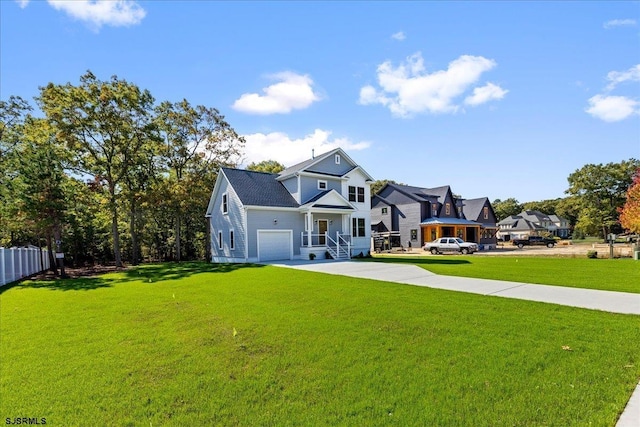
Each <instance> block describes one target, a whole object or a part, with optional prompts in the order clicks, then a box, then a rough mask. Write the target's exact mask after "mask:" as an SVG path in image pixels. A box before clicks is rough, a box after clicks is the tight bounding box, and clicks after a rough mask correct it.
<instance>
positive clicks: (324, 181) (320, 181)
mask: <svg viewBox="0 0 640 427" xmlns="http://www.w3.org/2000/svg"><path fill="white" fill-rule="evenodd" d="M322 184H324V188H322V187H321V185H322ZM327 187H328V183H327V181H326V180H324V179H319V180H318V190H326V189H327Z"/></svg>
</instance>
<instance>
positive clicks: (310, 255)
mask: <svg viewBox="0 0 640 427" xmlns="http://www.w3.org/2000/svg"><path fill="white" fill-rule="evenodd" d="M309 259H310V260H311V261H313V260H314V259H316V254H314V253H313V252H311V253H310V254H309Z"/></svg>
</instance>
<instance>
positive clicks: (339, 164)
mask: <svg viewBox="0 0 640 427" xmlns="http://www.w3.org/2000/svg"><path fill="white" fill-rule="evenodd" d="M372 181H373V179H372V178H371V176H369V174H368V173H367V172H365V171H364V169H362V168H361V167H360V166H358V164H356V163H355V162H354V161H353V160H352V159H351V158H350V157H349V156H348V155H347V154H346V153H345V152H344V151H343V150H342V149H340V148H337V149H335V150H332V151H330V152H328V153H325V154H322V155H319V156H315V157H313V158H311V159H309V160H307V161H305V162H302V163H299V164H297V165H294V166H292V167H289V168H287V169H285V170H283V171H282V172H280V173H279V174H271V173H263V172H251V171H247V170H240V169H231V168H221V169H220V172H219V175H218V178H217V180H216V183H215V186H214V188H213V192H212V194H211V199H210V201H209V206H208V208H207V214H206V217H207V218H208V219H209V224H210V230H211V253H212V259H211V260H212V261H213V262H261V261H273V260H289V259H309V257H310V254H314V255H315V257H318V258H324V257H325V255H328V256H329V257H331V258H336V259H338V258H350V257H351V256H355V255H359V254H363V255H366V254H367V253H368V252H369V250H370V247H371V220H370V215H369V214H370V210H369V209H370V205H371V197H370V185H371V182H372Z"/></svg>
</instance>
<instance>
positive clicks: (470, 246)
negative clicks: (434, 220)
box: [422, 237, 478, 255]
mask: <svg viewBox="0 0 640 427" xmlns="http://www.w3.org/2000/svg"><path fill="white" fill-rule="evenodd" d="M422 249H424V250H425V251H431V253H432V254H434V255H436V254H439V253H442V252H460V253H461V254H465V255H466V254H472V253H474V252H476V251H477V250H478V245H476V244H475V243H470V242H465V241H464V240H462V239H460V238H457V237H442V238H440V239H436V240H434V241H433V242H429V243H426V244H425V245H424V246H423V247H422Z"/></svg>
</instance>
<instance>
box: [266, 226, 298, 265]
mask: <svg viewBox="0 0 640 427" xmlns="http://www.w3.org/2000/svg"><path fill="white" fill-rule="evenodd" d="M292 252H293V231H292V230H258V260H259V261H276V260H282V259H291V258H292V255H293V253H292Z"/></svg>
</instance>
